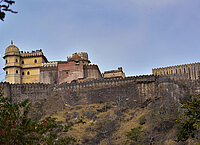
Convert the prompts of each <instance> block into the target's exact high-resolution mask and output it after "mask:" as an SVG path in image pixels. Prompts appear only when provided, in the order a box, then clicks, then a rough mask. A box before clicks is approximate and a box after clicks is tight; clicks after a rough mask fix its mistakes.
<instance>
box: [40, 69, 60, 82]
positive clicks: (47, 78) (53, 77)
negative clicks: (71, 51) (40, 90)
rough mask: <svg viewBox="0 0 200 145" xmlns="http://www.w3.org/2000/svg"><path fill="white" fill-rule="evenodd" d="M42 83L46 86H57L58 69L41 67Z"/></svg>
mask: <svg viewBox="0 0 200 145" xmlns="http://www.w3.org/2000/svg"><path fill="white" fill-rule="evenodd" d="M40 82H41V83H44V84H57V82H58V67H41V68H40Z"/></svg>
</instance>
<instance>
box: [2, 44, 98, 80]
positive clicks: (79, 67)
mask: <svg viewBox="0 0 200 145" xmlns="http://www.w3.org/2000/svg"><path fill="white" fill-rule="evenodd" d="M3 58H4V59H5V67H4V68H3V69H4V71H5V81H6V82H9V83H11V84H23V83H45V84H61V83H64V82H67V83H70V82H71V81H73V80H79V79H82V80H83V79H100V78H102V75H101V72H100V70H99V68H98V66H97V65H91V64H90V63H91V62H90V60H89V59H88V54H87V53H86V52H79V53H74V54H72V56H69V57H67V60H66V61H54V62H49V61H48V59H47V58H46V56H45V55H44V54H43V52H42V50H41V49H40V50H36V51H32V52H23V51H20V50H19V48H18V47H17V46H15V45H14V44H13V41H11V44H10V45H9V46H8V47H7V48H6V50H5V55H4V57H3Z"/></svg>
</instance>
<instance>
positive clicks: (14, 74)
mask: <svg viewBox="0 0 200 145" xmlns="http://www.w3.org/2000/svg"><path fill="white" fill-rule="evenodd" d="M3 58H4V60H5V67H4V68H3V69H4V71H5V81H6V82H9V83H21V75H20V74H21V65H20V62H21V60H20V58H21V57H20V53H19V48H18V47H17V46H15V45H14V44H13V41H11V45H9V46H8V47H7V48H6V51H5V55H4V57H3Z"/></svg>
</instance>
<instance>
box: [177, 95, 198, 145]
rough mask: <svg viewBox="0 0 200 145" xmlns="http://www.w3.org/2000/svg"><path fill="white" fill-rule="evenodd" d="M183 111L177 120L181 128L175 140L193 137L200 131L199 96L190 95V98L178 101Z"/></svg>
mask: <svg viewBox="0 0 200 145" xmlns="http://www.w3.org/2000/svg"><path fill="white" fill-rule="evenodd" d="M180 103H181V104H182V105H181V107H180V108H182V109H183V113H181V116H180V117H179V119H178V120H176V121H177V123H178V124H180V126H181V129H180V132H179V134H178V136H177V137H176V138H175V141H177V142H179V141H186V140H187V139H188V138H189V137H195V134H197V139H198V140H199V141H200V138H198V133H199V132H200V96H192V97H190V99H187V100H183V101H181V102H180Z"/></svg>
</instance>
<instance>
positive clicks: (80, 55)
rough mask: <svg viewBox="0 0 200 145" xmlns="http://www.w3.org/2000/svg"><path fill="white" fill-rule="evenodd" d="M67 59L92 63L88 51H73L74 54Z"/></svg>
mask: <svg viewBox="0 0 200 145" xmlns="http://www.w3.org/2000/svg"><path fill="white" fill-rule="evenodd" d="M67 61H88V62H89V63H90V61H89V60H88V53H87V52H77V53H73V54H72V56H69V57H67Z"/></svg>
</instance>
